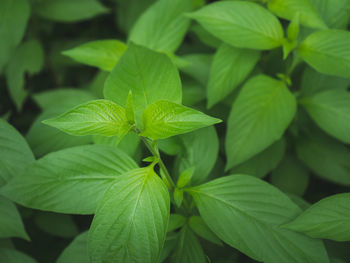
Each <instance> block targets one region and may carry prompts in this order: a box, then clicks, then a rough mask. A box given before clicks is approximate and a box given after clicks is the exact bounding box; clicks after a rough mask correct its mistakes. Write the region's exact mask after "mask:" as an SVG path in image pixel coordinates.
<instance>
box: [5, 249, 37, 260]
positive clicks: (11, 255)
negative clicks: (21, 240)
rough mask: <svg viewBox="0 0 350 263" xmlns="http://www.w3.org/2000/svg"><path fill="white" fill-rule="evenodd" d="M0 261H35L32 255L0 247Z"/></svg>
mask: <svg viewBox="0 0 350 263" xmlns="http://www.w3.org/2000/svg"><path fill="white" fill-rule="evenodd" d="M0 262H6V263H19V262H20V263H37V261H36V260H34V259H33V258H32V257H30V256H28V255H26V254H24V253H22V252H20V251H17V250H14V249H12V248H2V247H0Z"/></svg>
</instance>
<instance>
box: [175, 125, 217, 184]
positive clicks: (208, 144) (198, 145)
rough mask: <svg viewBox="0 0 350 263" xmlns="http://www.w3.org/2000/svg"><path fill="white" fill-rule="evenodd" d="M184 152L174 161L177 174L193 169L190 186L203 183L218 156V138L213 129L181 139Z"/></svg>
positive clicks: (203, 130) (190, 134) (186, 135)
mask: <svg viewBox="0 0 350 263" xmlns="http://www.w3.org/2000/svg"><path fill="white" fill-rule="evenodd" d="M180 138H181V141H182V144H183V146H184V151H183V152H182V153H181V154H178V158H177V160H176V162H177V167H178V171H179V173H178V174H181V173H182V172H184V171H185V170H187V169H188V168H191V167H192V168H193V167H194V169H195V171H194V174H193V175H192V177H191V184H192V185H195V184H198V183H200V182H203V181H204V180H205V179H206V178H207V177H208V175H209V174H210V172H211V170H212V169H213V167H214V165H215V162H216V159H217V157H218V154H219V138H218V135H217V133H216V130H215V128H214V127H212V126H211V127H207V128H203V129H200V130H198V131H195V132H191V133H188V134H185V135H182V136H181V137H180Z"/></svg>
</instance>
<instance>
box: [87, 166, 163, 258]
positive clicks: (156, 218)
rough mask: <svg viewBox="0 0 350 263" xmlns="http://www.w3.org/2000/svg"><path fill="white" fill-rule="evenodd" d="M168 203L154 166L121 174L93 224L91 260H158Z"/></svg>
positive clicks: (99, 208)
mask: <svg viewBox="0 0 350 263" xmlns="http://www.w3.org/2000/svg"><path fill="white" fill-rule="evenodd" d="M169 206H170V199H169V193H168V189H167V187H166V186H165V184H164V183H163V181H162V180H161V179H160V178H159V177H158V176H157V174H156V173H155V172H154V171H153V168H152V167H151V166H149V167H146V168H140V169H135V170H132V171H130V172H128V173H126V174H124V175H123V176H121V177H119V180H118V181H117V182H116V183H115V184H113V185H112V186H111V187H110V188H109V189H108V190H107V191H106V193H105V194H104V196H103V198H102V200H101V202H100V204H99V206H98V208H97V211H96V215H95V217H94V220H93V222H92V225H91V228H90V232H89V241H88V247H89V253H90V257H91V260H92V262H110V263H114V262H135V263H136V262H139V263H157V262H158V258H159V256H160V252H161V249H162V247H163V244H164V241H165V235H166V232H167V227H168V220H169V214H170V208H169Z"/></svg>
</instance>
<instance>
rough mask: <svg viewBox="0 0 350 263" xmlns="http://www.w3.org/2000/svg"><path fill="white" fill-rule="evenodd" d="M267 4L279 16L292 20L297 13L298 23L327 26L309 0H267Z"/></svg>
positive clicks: (313, 26)
mask: <svg viewBox="0 0 350 263" xmlns="http://www.w3.org/2000/svg"><path fill="white" fill-rule="evenodd" d="M267 6H268V8H269V9H270V10H271V11H272V12H273V13H275V14H276V15H278V16H279V17H281V18H284V19H288V20H292V19H293V17H294V16H295V15H296V14H299V18H300V24H302V25H304V26H308V27H312V28H321V29H323V28H327V26H326V25H325V23H324V22H323V20H322V18H321V16H320V14H319V13H318V11H317V9H316V8H315V6H314V5H313V4H312V3H311V1H310V0H269V1H268V5H267Z"/></svg>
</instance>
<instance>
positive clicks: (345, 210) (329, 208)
mask: <svg viewBox="0 0 350 263" xmlns="http://www.w3.org/2000/svg"><path fill="white" fill-rule="evenodd" d="M349 203H350V193H345V194H337V195H332V196H329V197H327V198H324V199H321V201H319V202H317V203H316V204H313V205H312V206H311V207H309V208H308V209H306V210H305V211H304V212H303V213H302V214H301V215H299V216H298V217H297V218H296V219H295V220H293V221H292V222H290V223H288V224H286V225H285V227H287V228H288V229H292V230H295V231H298V232H302V233H305V234H307V235H308V236H310V237H313V238H326V239H332V240H335V241H350V207H349Z"/></svg>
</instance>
